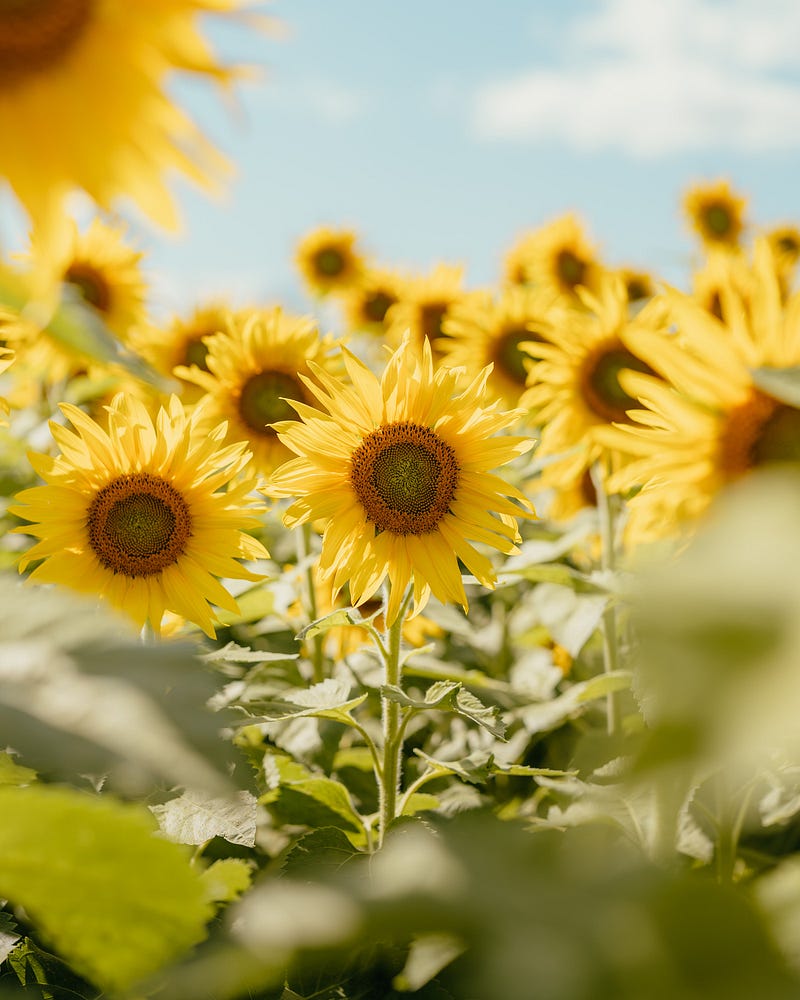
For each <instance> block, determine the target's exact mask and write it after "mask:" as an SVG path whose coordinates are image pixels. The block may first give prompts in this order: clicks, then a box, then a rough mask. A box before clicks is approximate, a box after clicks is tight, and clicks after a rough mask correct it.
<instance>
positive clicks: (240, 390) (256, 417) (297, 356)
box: [175, 306, 342, 475]
mask: <svg viewBox="0 0 800 1000" xmlns="http://www.w3.org/2000/svg"><path fill="white" fill-rule="evenodd" d="M204 343H205V345H206V347H207V348H208V353H207V355H206V357H205V362H206V370H203V369H201V368H199V367H198V366H196V365H195V366H194V367H191V368H189V367H185V366H182V365H178V366H177V367H176V369H175V374H176V375H177V376H179V377H180V378H183V379H186V380H187V381H188V382H193V383H194V384H196V385H198V386H199V387H200V388H201V389H203V390H204V391H205V393H206V394H207V395H208V397H209V399H208V401H207V405H206V407H205V412H206V415H207V416H206V419H207V420H210V421H212V422H217V421H220V420H225V421H227V423H228V440H229V441H247V442H248V445H249V447H250V449H251V451H252V454H253V464H254V466H255V469H256V470H257V471H258V472H261V473H263V474H265V475H268V474H269V473H270V472H272V470H273V469H274V468H275V466H276V465H279V464H280V463H281V462H283V461H285V460H286V459H287V458H288V457H289V456H290V452H289V451H288V450H287V449H286V447H285V445H284V444H282V443H281V441H280V440H279V439H278V435H277V434H276V433H275V430H274V428H273V427H272V424H273V423H274V422H275V421H278V420H282V421H285V420H287V419H292V418H294V417H295V409H294V408H293V405H292V403H291V402H289V401H295V403H296V402H297V401H299V402H301V403H310V402H312V401H313V398H314V397H313V396H312V395H311V393H310V392H309V390H308V389H307V388H306V385H305V384H304V382H303V378H302V376H304V375H310V374H311V371H312V367H311V366H312V365H314V366H317V370H322V371H328V372H332V373H335V374H338V373H339V372H341V371H342V362H341V358H340V355H339V353H338V351H334V347H335V346H336V341H335V340H334V338H333V337H331V336H330V335H326V336H320V333H319V331H318V329H317V326H316V323H315V322H314V320H313V319H311V318H310V317H308V316H292V315H289V314H286V313H284V312H283V311H282V310H281V308H280V307H278V306H276V307H274V308H272V309H253V310H240V311H239V312H237V313H231V314H230V315H229V320H228V322H227V325H226V328H225V329H223V330H222V331H220V332H219V333H216V334H214V336H212V337H207V338H206V339H205V341H204Z"/></svg>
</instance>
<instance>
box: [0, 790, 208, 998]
mask: <svg viewBox="0 0 800 1000" xmlns="http://www.w3.org/2000/svg"><path fill="white" fill-rule="evenodd" d="M0 815H2V817H3V822H2V824H0V895H2V896H4V897H7V898H8V899H9V900H11V901H12V902H13V903H14V904H16V905H19V906H22V907H24V908H25V911H26V913H27V914H28V917H29V919H30V920H31V922H32V923H33V925H34V926H35V927H36V928H37V931H38V932H40V933H41V936H42V938H44V939H46V940H47V941H49V942H50V943H51V944H52V946H53V947H54V948H55V949H56V950H57V951H58V953H59V954H60V955H61V956H62V957H63V958H64V959H65V960H66V961H68V962H69V963H70V965H72V966H73V968H74V969H75V970H76V971H77V972H79V973H80V974H81V975H82V976H85V977H86V978H87V979H89V980H91V981H92V982H94V983H95V984H96V985H97V986H99V987H100V988H102V989H104V990H108V991H112V992H113V991H121V990H125V989H128V988H129V987H131V986H132V985H133V984H134V983H136V982H137V981H138V980H140V979H142V978H144V977H145V976H148V975H150V974H152V973H154V972H156V971H157V970H158V969H160V968H161V967H163V966H164V965H165V964H167V963H168V962H170V961H172V960H174V959H176V958H178V957H179V956H180V955H181V954H183V953H184V952H185V951H187V950H188V949H189V948H191V947H192V945H194V944H196V943H197V942H198V941H200V940H201V939H202V938H203V937H204V936H205V924H206V922H207V920H208V919H209V918H210V916H211V909H210V907H209V905H208V903H207V901H206V898H205V891H204V886H203V883H202V881H201V880H200V878H199V876H198V874H197V873H196V872H195V871H194V869H192V868H191V866H190V865H189V861H188V857H187V854H186V852H185V849H184V848H181V847H179V846H178V845H176V844H171V843H169V841H166V840H163V839H162V838H159V837H157V836H154V829H155V821H154V820H153V818H152V816H151V815H150V814H149V812H147V810H145V809H143V808H141V807H139V806H133V805H128V804H123V803H120V802H117V801H115V800H112V799H110V798H94V797H91V796H88V795H85V794H83V793H79V792H75V791H72V790H70V789H65V788H56V787H53V786H49V787H48V786H42V785H34V786H32V787H30V788H0Z"/></svg>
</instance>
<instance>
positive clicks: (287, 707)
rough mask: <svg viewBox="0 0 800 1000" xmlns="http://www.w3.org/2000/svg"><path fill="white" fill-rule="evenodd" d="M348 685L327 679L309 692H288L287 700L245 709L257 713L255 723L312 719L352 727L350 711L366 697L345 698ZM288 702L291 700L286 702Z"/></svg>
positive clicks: (345, 682) (347, 682)
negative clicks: (328, 720)
mask: <svg viewBox="0 0 800 1000" xmlns="http://www.w3.org/2000/svg"><path fill="white" fill-rule="evenodd" d="M349 694H350V682H349V681H346V680H334V679H333V678H330V677H329V678H327V679H326V680H324V681H320V683H319V684H314V685H312V686H311V687H310V688H299V689H296V690H292V691H289V692H288V695H289V698H288V699H286V700H284V699H272V700H271V701H269V702H254V703H252V704H251V705H249V706H248V708H249V710H250V711H260V712H261V713H262V714H261V715H260V716H259V717H258V718H257V719H255V721H258V722H286V721H288V720H289V719H302V718H316V719H332V720H333V721H334V722H341V723H344V725H352V723H353V717H352V715H351V714H350V713H351V712H352V710H353V709H354V708H358V706H359V705H361V704H363V703H364V702H365V701H366V699H367V697H368V694H367V693H366V692H365V693H364V694H360V695H358V696H357V697H355V698H349V697H348V695H349ZM290 699H291V700H290Z"/></svg>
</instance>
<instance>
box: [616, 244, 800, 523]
mask: <svg viewBox="0 0 800 1000" xmlns="http://www.w3.org/2000/svg"><path fill="white" fill-rule="evenodd" d="M750 275H751V278H752V283H751V291H750V296H749V301H748V302H746V303H745V302H743V301H741V299H742V296H741V293H740V292H739V291H737V289H736V288H735V287H729V288H728V289H726V296H725V298H726V299H727V300H728V301H729V303H730V308H728V309H726V310H725V323H724V324H723V323H722V322H720V321H719V320H716V319H715V318H714V317H712V316H711V315H709V313H708V312H707V311H706V310H704V309H703V308H702V307H701V306H700V305H699V304H698V302H697V301H696V300H695V299H693V298H692V297H691V296H687V295H684V294H683V293H681V292H678V291H675V290H670V291H669V293H668V294H667V297H666V302H667V305H668V316H669V319H670V321H671V322H672V323H673V324H674V326H675V327H676V329H677V336H675V337H673V338H666V339H662V340H660V341H659V342H658V343H656V342H651V343H650V344H649V345H644V356H645V357H650V359H651V361H652V363H653V366H654V367H655V366H657V367H658V370H659V373H660V374H661V375H662V376H663V377H664V378H665V379H666V380H667V381H663V380H661V381H659V380H655V379H653V378H652V377H649V376H647V375H643V374H639V373H635V372H628V373H624V374H623V375H622V376H621V381H622V382H623V385H624V387H625V390H626V391H627V392H628V393H629V394H631V395H634V396H636V397H637V399H638V400H639V406H638V408H635V409H633V410H631V411H629V414H628V416H629V422H628V425H627V426H625V427H614V428H608V429H606V430H605V431H604V435H603V436H604V440H605V441H606V443H607V444H608V445H609V446H613V447H615V448H618V449H621V450H623V451H624V452H626V453H627V454H628V455H630V456H631V458H632V461H630V462H629V463H627V464H625V465H624V466H623V467H622V468H621V469H620V470H618V471H617V472H616V473H615V475H614V476H613V477H612V484H613V485H614V487H615V488H617V489H620V490H628V489H633V488H640V487H641V489H640V491H639V492H638V493H637V494H636V495H635V496H634V497H633V498H632V499H631V500H630V513H631V521H632V529H633V530H634V532H635V534H636V535H637V536H638V537H645V538H650V537H653V536H658V535H665V534H670V533H673V532H674V531H676V530H678V529H680V528H681V527H686V526H688V525H689V524H691V522H693V521H694V520H695V519H696V518H698V517H699V516H700V515H702V514H703V513H704V511H705V510H706V508H707V507H708V505H709V503H710V502H711V500H712V498H713V497H714V496H715V495H716V494H717V493H718V492H719V491H720V490H721V489H722V488H723V487H725V486H726V485H727V484H728V483H731V482H734V481H735V480H737V479H740V478H742V477H743V476H745V475H747V474H748V473H749V472H750V471H751V470H752V469H755V468H758V467H760V466H764V465H770V464H774V463H778V462H792V463H796V462H798V461H800V409H797V408H796V407H795V406H793V405H791V404H790V402H789V401H786V400H784V399H781V398H779V397H778V396H773V395H772V394H771V393H770V392H769V391H768V390H767V389H766V388H765V387H764V385H759V384H758V382H757V381H756V379H757V376H756V377H754V375H753V372H754V370H755V369H759V368H767V369H779V370H780V369H783V368H791V367H794V366H797V365H800V295H798V294H797V293H795V294H794V295H793V296H791V298H790V299H789V301H788V302H786V303H784V301H783V298H782V292H781V285H780V275H779V273H778V268H777V265H776V262H775V259H774V255H773V253H772V251H771V249H770V247H769V245H768V243H767V242H766V240H764V239H761V240H759V241H757V243H756V247H755V252H754V260H753V264H752V267H751V270H750ZM737 301H739V306H738V308H736V302H737Z"/></svg>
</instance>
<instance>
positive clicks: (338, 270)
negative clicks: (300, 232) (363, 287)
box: [295, 226, 364, 295]
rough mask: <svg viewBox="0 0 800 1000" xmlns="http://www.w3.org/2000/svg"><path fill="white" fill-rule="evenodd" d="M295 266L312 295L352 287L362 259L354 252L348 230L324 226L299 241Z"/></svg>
mask: <svg viewBox="0 0 800 1000" xmlns="http://www.w3.org/2000/svg"><path fill="white" fill-rule="evenodd" d="M295 262H296V264H297V267H298V270H299V271H300V274H301V275H302V277H303V280H304V281H305V283H306V285H307V286H308V288H309V289H310V291H312V292H313V293H314V294H315V295H328V294H330V293H331V292H343V291H345V290H346V289H349V288H352V287H354V286H355V285H356V284H357V283H358V281H359V279H360V277H361V273H362V272H363V270H364V261H363V258H362V257H361V255H360V254H359V253H358V251H357V250H356V234H355V233H354V232H353V231H352V230H350V229H330V228H329V227H328V226H320V227H319V228H318V229H314V230H312V232H310V233H308V234H307V235H306V236H304V237H303V238H302V239H301V240H300V242H299V243H298V244H297V250H296V252H295Z"/></svg>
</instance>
